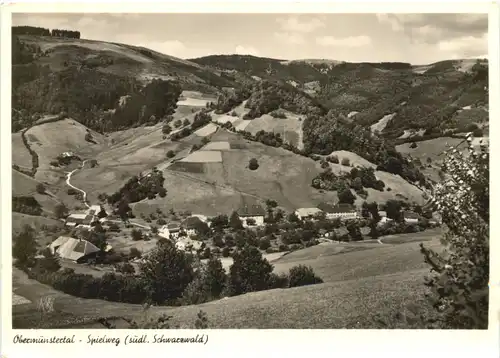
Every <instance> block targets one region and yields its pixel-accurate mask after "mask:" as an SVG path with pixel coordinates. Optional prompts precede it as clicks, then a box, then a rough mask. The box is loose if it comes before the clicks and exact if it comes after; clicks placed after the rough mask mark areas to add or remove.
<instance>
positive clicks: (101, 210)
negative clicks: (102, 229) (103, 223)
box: [97, 205, 108, 219]
mask: <svg viewBox="0 0 500 358" xmlns="http://www.w3.org/2000/svg"><path fill="white" fill-rule="evenodd" d="M107 216H108V213H107V212H106V210H105V209H104V206H102V205H101V206H100V211H99V214H97V217H98V218H99V219H103V218H105V217H107Z"/></svg>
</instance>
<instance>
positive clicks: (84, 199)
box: [66, 159, 90, 209]
mask: <svg viewBox="0 0 500 358" xmlns="http://www.w3.org/2000/svg"><path fill="white" fill-rule="evenodd" d="M87 162H88V159H87V160H84V161H83V162H82V165H81V166H80V168H76V169H75V170H73V171H71V172H66V174H67V176H66V184H68V186H70V187H71V188H73V189H75V190H78V191H79V192H80V193H82V194H83V203H84V204H85V206H86V207H87V208H89V209H90V205H89V204H88V203H87V192H86V191H85V190H83V189H80V188H77V187H76V186H74V185H72V184H71V183H70V180H71V176H72V175H73V173H75V172H76V171H78V170H80V169H83V167H84V165H85V163H87Z"/></svg>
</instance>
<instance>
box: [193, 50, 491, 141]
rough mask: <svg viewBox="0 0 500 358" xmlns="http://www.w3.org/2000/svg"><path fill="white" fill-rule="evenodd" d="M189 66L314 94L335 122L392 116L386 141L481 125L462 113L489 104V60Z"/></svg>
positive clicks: (235, 59)
mask: <svg viewBox="0 0 500 358" xmlns="http://www.w3.org/2000/svg"><path fill="white" fill-rule="evenodd" d="M192 61H193V62H196V63H199V64H203V65H207V66H211V67H213V68H217V69H219V70H224V69H225V70H228V71H240V72H242V73H245V74H248V75H249V76H257V77H258V78H261V79H263V80H273V81H283V82H286V83H287V84H288V85H290V86H293V87H295V88H297V89H299V90H302V91H305V92H307V93H308V94H309V95H313V96H314V97H315V98H316V99H317V100H318V101H319V103H321V104H322V105H323V106H324V107H326V108H328V109H330V110H331V111H333V113H334V115H335V116H336V117H341V118H347V117H351V116H352V119H353V120H354V121H356V122H357V123H360V124H362V125H364V126H370V125H373V124H375V123H377V122H378V121H380V120H381V119H382V118H383V117H384V116H385V115H387V114H391V113H394V116H393V118H392V119H391V120H390V121H388V123H386V125H385V126H384V127H385V128H383V129H382V130H381V131H380V132H381V134H382V135H383V136H384V137H387V138H397V137H399V136H401V135H403V133H404V131H405V130H419V129H423V130H424V131H425V130H428V131H429V132H433V131H434V133H436V132H438V133H439V132H444V131H445V130H447V129H452V130H458V131H464V130H466V128H467V126H468V125H470V124H472V123H476V122H480V123H481V124H482V125H484V115H482V114H481V116H480V118H479V119H478V118H477V116H470V115H469V116H467V115H465V114H472V112H471V113H462V114H460V112H461V111H462V108H463V107H468V106H470V107H472V108H486V107H485V106H487V103H488V96H487V90H486V88H487V86H488V71H487V69H488V63H487V61H486V62H485V61H482V62H478V63H476V61H474V60H454V61H442V62H438V63H434V64H430V65H427V66H412V65H410V64H408V63H346V62H339V61H325V60H298V61H283V60H277V59H268V58H258V57H253V56H240V55H227V56H224V55H218V56H207V57H202V58H197V59H192ZM354 113H355V114H354ZM350 114H351V115H350ZM353 114H354V115H353ZM459 114H460V115H459ZM429 134H430V133H429Z"/></svg>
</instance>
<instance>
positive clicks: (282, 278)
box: [269, 272, 288, 290]
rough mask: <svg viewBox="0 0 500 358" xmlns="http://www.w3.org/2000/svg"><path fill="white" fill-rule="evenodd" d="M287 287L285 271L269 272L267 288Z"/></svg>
mask: <svg viewBox="0 0 500 358" xmlns="http://www.w3.org/2000/svg"><path fill="white" fill-rule="evenodd" d="M287 287H288V276H287V275H286V274H285V273H281V274H275V273H274V272H273V273H271V276H270V278H269V289H271V290H272V289H275V288H287Z"/></svg>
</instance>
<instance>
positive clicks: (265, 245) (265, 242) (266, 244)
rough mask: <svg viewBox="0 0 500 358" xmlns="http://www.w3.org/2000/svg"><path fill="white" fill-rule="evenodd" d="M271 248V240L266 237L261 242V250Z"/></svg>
mask: <svg viewBox="0 0 500 358" xmlns="http://www.w3.org/2000/svg"><path fill="white" fill-rule="evenodd" d="M270 247H271V241H270V240H269V238H267V237H265V238H263V239H261V240H260V241H259V249H261V250H267V249H268V248H270Z"/></svg>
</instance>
